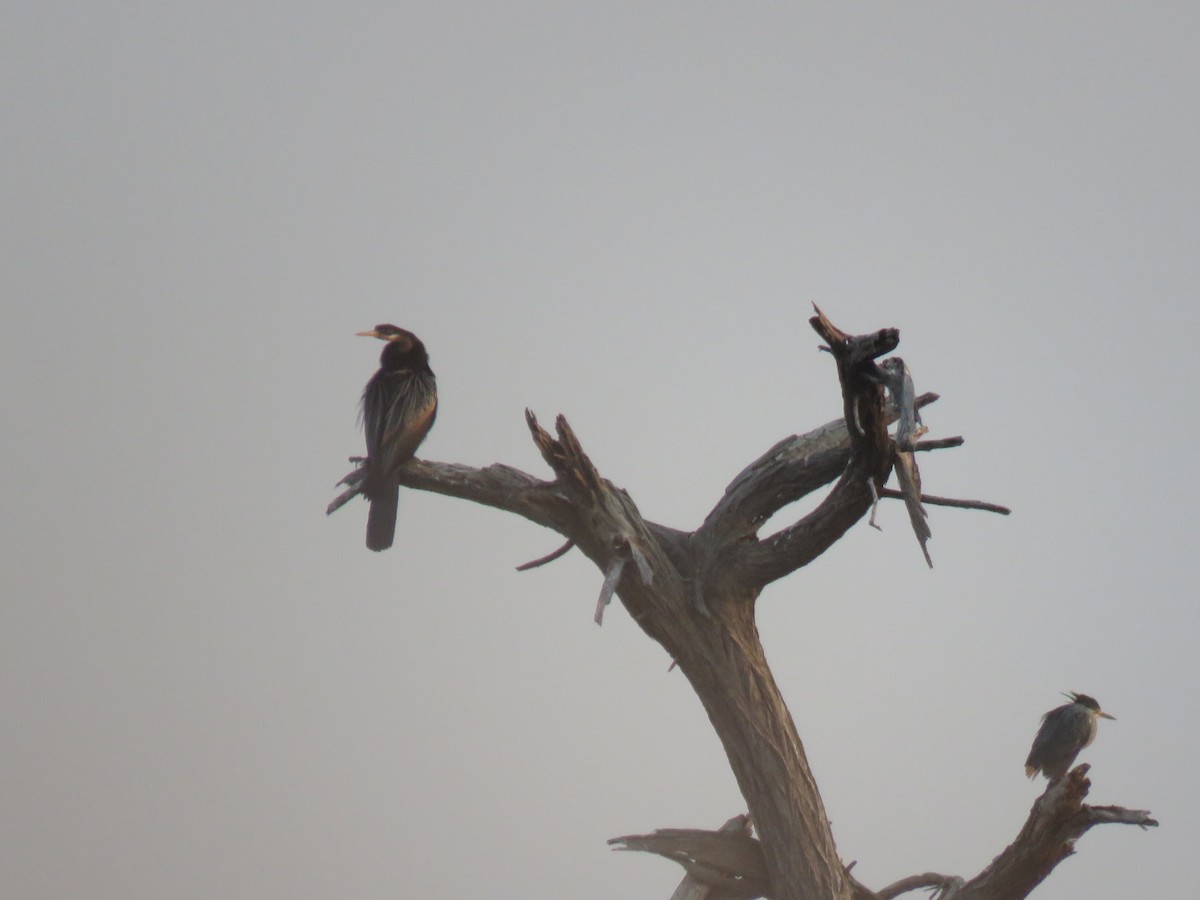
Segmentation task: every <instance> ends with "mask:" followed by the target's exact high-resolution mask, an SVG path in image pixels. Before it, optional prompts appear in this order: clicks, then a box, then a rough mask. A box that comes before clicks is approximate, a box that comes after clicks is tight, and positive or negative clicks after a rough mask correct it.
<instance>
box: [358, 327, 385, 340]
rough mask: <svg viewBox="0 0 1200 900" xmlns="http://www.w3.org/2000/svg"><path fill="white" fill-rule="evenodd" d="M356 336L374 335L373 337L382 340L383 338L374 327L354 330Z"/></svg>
mask: <svg viewBox="0 0 1200 900" xmlns="http://www.w3.org/2000/svg"><path fill="white" fill-rule="evenodd" d="M354 336H355V337H373V338H380V340H382V336H381V335H380V334H379V332H378V331H376V330H375V329H374V328H372V329H371V330H370V331H356V332H354Z"/></svg>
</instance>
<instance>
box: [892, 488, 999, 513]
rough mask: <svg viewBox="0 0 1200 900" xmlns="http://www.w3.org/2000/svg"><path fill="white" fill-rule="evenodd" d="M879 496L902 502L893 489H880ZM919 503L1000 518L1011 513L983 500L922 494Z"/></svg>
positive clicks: (902, 495) (901, 497) (899, 494)
mask: <svg viewBox="0 0 1200 900" xmlns="http://www.w3.org/2000/svg"><path fill="white" fill-rule="evenodd" d="M879 496H881V497H891V498H892V499H893V500H903V499H904V494H902V493H901V492H900V491H898V490H896V489H895V488H887V487H885V488H880V490H879ZM921 502H922V503H928V504H929V505H930V506H953V507H956V508H957V509H981V510H983V511H984V512H994V513H999V514H1000V515H1002V516H1007V515H1008V514H1009V513H1011V512H1012V510H1011V509H1009V508H1008V507H1007V506H1001V505H1000V504H998V503H987V502H986V501H983V500H955V499H954V498H953V497H935V496H933V495H932V494H922V495H921Z"/></svg>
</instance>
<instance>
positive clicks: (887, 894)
mask: <svg viewBox="0 0 1200 900" xmlns="http://www.w3.org/2000/svg"><path fill="white" fill-rule="evenodd" d="M961 884H962V879H961V878H959V877H957V876H955V875H939V874H937V873H936V872H925V873H924V874H921V875H910V876H908V877H907V878H901V879H900V880H899V881H897V882H894V883H892V884H889V885H888V886H887V887H885V888H881V889H880V890H878V891H876V892H875V893H876V896H878V897H879V898H880V900H892V898H893V897H899V896H900V895H901V894H907V893H908V892H909V891H919V890H922V889H926V888H938V889H939V890H938V892H937V893H935V894H934V896H935V897H937V896H938V894H940V893H942V892H944V891H945V890H946V889H947V888H951V887H957V886H959V885H961Z"/></svg>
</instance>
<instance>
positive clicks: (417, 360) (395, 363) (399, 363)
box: [379, 342, 432, 374]
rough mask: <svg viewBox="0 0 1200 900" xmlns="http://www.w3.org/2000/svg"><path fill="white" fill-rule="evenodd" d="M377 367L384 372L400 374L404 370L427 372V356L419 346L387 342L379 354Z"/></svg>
mask: <svg viewBox="0 0 1200 900" xmlns="http://www.w3.org/2000/svg"><path fill="white" fill-rule="evenodd" d="M379 367H380V368H381V369H383V370H384V371H385V372H400V371H403V370H405V369H408V370H411V371H414V372H429V371H430V370H429V354H427V353H426V352H425V348H424V347H423V346H421V345H420V344H417V345H415V346H412V345H409V346H404V345H402V344H399V343H393V342H389V343H388V344H387V346H385V347H384V348H383V352H382V353H381V354H379ZM430 374H432V373H430Z"/></svg>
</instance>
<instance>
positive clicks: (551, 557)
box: [517, 540, 575, 572]
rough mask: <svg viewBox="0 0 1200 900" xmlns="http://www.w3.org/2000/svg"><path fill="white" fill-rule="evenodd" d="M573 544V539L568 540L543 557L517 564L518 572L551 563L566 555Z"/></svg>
mask: <svg viewBox="0 0 1200 900" xmlns="http://www.w3.org/2000/svg"><path fill="white" fill-rule="evenodd" d="M574 546H575V542H574V541H573V540H568V541H567V542H566V543H565V544H563V545H562V546H561V547H559V548H558V549H557V550H555V551H554V552H553V553H548V554H547V555H545V556H543V557H540V558H538V559H534V560H530V561H529V562H527V563H522V564H521V565H519V566H517V571H518V572H528V571H529V570H530V569H536V568H537V567H538V566H544V565H546V564H547V563H552V562H554V561H555V560H556V559H558V558H559V557H560V556H566V555H567V554H568V553H569V552H570V551H571V548H572V547H574Z"/></svg>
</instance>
